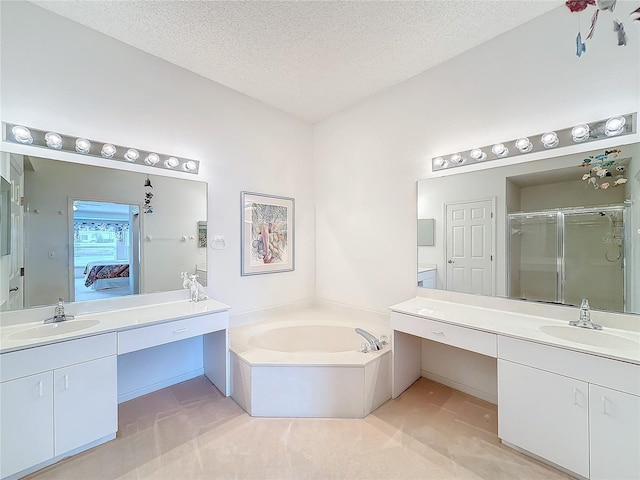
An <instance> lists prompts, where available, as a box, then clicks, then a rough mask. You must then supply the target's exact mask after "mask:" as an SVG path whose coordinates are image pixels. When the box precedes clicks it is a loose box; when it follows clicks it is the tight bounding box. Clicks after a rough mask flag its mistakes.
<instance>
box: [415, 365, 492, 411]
mask: <svg viewBox="0 0 640 480" xmlns="http://www.w3.org/2000/svg"><path fill="white" fill-rule="evenodd" d="M421 375H422V376H423V377H424V378H428V379H429V380H433V381H434V382H438V383H441V384H442V385H446V386H447V387H451V388H453V389H455V390H458V391H460V392H463V393H466V394H468V395H471V396H473V397H476V398H479V399H480V400H484V401H485V402H489V403H493V404H494V405H497V404H498V397H497V396H496V395H491V394H490V393H487V392H483V391H482V390H478V389H477V388H474V387H471V386H469V385H465V384H464V383H460V382H456V381H455V380H451V379H450V378H446V377H443V376H441V375H438V374H436V373H433V372H428V371H427V370H422V372H421Z"/></svg>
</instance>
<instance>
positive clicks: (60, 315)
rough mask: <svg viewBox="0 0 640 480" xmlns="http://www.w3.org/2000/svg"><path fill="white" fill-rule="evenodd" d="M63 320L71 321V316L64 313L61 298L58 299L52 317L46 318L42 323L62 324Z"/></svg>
mask: <svg viewBox="0 0 640 480" xmlns="http://www.w3.org/2000/svg"><path fill="white" fill-rule="evenodd" d="M65 320H73V315H67V314H66V313H65V312H64V303H63V301H62V298H59V299H58V304H57V305H56V309H55V310H54V312H53V317H52V318H47V319H46V320H45V321H44V323H60V322H64V321H65Z"/></svg>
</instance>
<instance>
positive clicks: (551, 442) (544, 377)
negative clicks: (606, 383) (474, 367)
mask: <svg viewBox="0 0 640 480" xmlns="http://www.w3.org/2000/svg"><path fill="white" fill-rule="evenodd" d="M498 436H499V437H500V438H501V439H502V441H503V442H506V443H508V444H512V445H515V446H517V447H519V448H523V449H525V450H527V451H528V452H531V453H533V454H535V455H538V456H540V457H542V458H545V459H547V460H549V461H551V462H553V463H555V464H556V465H560V466H561V467H564V468H566V469H567V470H570V471H572V472H575V473H578V474H580V475H582V476H583V477H587V478H588V477H589V386H588V384H587V383H585V382H582V381H579V380H575V379H573V378H568V377H564V376H562V375H556V374H554V373H549V372H545V371H544V370H539V369H536V368H532V367H527V366H524V365H520V364H517V363H513V362H509V361H506V360H498Z"/></svg>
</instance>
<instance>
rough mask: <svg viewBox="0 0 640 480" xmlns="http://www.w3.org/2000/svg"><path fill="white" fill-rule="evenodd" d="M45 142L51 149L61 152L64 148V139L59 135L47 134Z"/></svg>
mask: <svg viewBox="0 0 640 480" xmlns="http://www.w3.org/2000/svg"><path fill="white" fill-rule="evenodd" d="M44 141H45V143H46V144H47V147H49V148H55V149H56V150H60V149H61V148H62V137H61V136H60V135H58V134H57V133H53V132H47V133H46V134H45V135H44Z"/></svg>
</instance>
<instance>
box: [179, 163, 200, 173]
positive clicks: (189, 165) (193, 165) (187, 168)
mask: <svg viewBox="0 0 640 480" xmlns="http://www.w3.org/2000/svg"><path fill="white" fill-rule="evenodd" d="M197 167H198V165H197V164H196V162H194V161H193V160H189V161H188V162H185V164H184V165H183V166H182V168H184V170H185V171H187V172H195V170H196V168H197Z"/></svg>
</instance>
